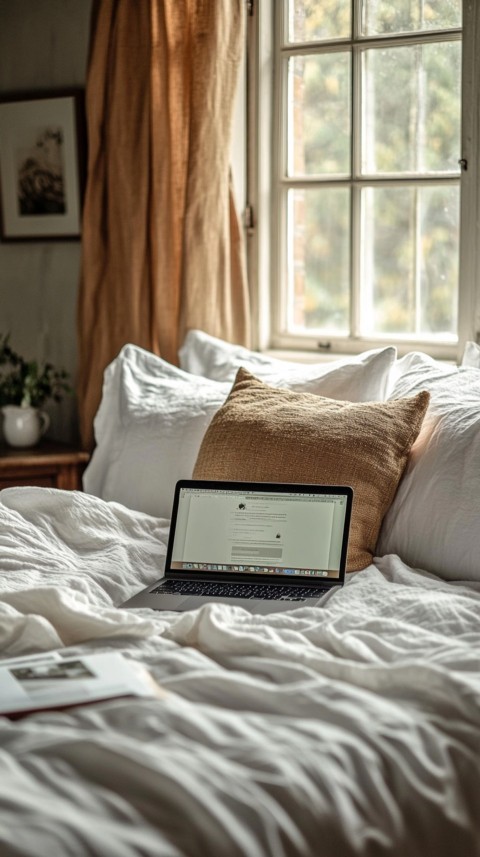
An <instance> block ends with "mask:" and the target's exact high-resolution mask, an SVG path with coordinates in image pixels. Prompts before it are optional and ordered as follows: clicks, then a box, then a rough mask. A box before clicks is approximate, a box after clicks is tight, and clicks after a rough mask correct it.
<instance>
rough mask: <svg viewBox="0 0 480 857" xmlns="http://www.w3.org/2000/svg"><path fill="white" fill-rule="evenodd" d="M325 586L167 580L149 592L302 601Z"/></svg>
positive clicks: (313, 595) (324, 588)
mask: <svg viewBox="0 0 480 857" xmlns="http://www.w3.org/2000/svg"><path fill="white" fill-rule="evenodd" d="M327 588H328V587H325V586H315V587H313V586H281V585H270V586H264V585H262V584H261V583H225V582H223V581H219V582H211V581H196V580H168V581H165V582H164V583H161V584H160V585H159V586H157V587H156V588H155V589H152V590H151V592H150V594H151V595H153V594H155V593H158V592H160V593H162V594H168V595H170V594H171V595H203V596H205V595H206V596H209V595H210V596H212V595H214V596H216V597H217V598H218V597H219V598H261V599H263V600H265V599H268V600H270V599H274V600H275V601H304V600H305V598H319V597H320V596H321V595H323V594H324V593H325V592H327Z"/></svg>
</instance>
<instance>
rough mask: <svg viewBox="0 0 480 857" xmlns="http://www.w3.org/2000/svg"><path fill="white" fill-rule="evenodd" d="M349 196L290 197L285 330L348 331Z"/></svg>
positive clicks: (308, 193)
mask: <svg viewBox="0 0 480 857" xmlns="http://www.w3.org/2000/svg"><path fill="white" fill-rule="evenodd" d="M349 232H350V192H349V190H348V189H345V188H339V189H336V188H333V189H332V188H324V189H320V190H318V189H312V190H310V189H305V190H290V191H289V192H288V286H289V289H288V294H289V300H288V326H289V329H290V331H291V332H293V331H294V330H295V329H298V328H307V329H310V330H312V329H316V330H318V331H319V332H321V331H323V332H332V333H343V334H345V333H346V332H348V329H349V301H350V297H349V295H350V289H349V270H350V236H349Z"/></svg>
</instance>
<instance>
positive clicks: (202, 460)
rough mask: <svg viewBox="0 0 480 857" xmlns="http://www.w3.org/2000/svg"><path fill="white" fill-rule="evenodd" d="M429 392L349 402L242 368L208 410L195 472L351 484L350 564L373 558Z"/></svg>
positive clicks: (234, 477)
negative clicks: (273, 382)
mask: <svg viewBox="0 0 480 857" xmlns="http://www.w3.org/2000/svg"><path fill="white" fill-rule="evenodd" d="M429 399H430V396H429V393H428V392H421V393H419V394H418V395H416V396H413V397H411V398H406V399H395V400H391V401H388V402H367V403H360V404H357V403H352V402H339V401H336V400H333V399H325V398H323V397H321V396H316V395H313V394H311V393H294V392H291V391H290V390H283V389H278V388H274V387H269V386H268V385H267V384H264V383H263V382H262V381H259V380H258V378H255V377H254V376H253V375H251V374H250V373H249V372H247V371H246V370H245V369H239V371H238V373H237V376H236V379H235V383H234V385H233V387H232V391H231V393H230V395H229V396H228V398H227V400H226V402H225V404H224V405H223V406H222V407H221V408H220V410H219V411H217V413H216V414H215V416H214V417H213V420H212V422H211V423H210V426H209V428H208V429H207V432H206V434H205V436H204V439H203V442H202V445H201V447H200V451H199V454H198V458H197V461H196V464H195V468H194V472H193V478H194V479H232V480H239V481H240V480H246V481H253V482H305V483H323V484H326V485H351V486H352V488H353V510H352V526H351V533H350V542H349V548H348V557H347V570H348V571H359V570H360V569H362V568H365V567H366V566H367V565H369V564H370V562H371V561H372V555H373V551H374V550H375V544H376V541H377V537H378V532H379V529H380V525H381V523H382V519H383V516H384V515H385V513H386V511H387V509H388V508H389V506H390V504H391V502H392V500H393V497H394V494H395V491H396V489H397V485H398V483H399V480H400V477H401V475H402V473H403V471H404V468H405V465H406V462H407V458H408V454H409V452H410V449H411V446H412V444H413V442H414V440H415V438H416V437H417V435H418V432H419V431H420V427H421V424H422V420H423V417H424V415H425V412H426V410H427V407H428V402H429Z"/></svg>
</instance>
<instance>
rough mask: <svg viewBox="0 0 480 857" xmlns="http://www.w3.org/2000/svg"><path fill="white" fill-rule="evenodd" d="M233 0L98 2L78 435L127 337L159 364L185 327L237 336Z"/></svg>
mask: <svg viewBox="0 0 480 857" xmlns="http://www.w3.org/2000/svg"><path fill="white" fill-rule="evenodd" d="M243 18H244V12H243V0H142V2H138V0H99V2H98V3H97V4H96V8H95V12H94V17H93V22H92V40H91V52H90V59H89V67H88V75H87V87H86V113H87V130H88V151H89V154H88V175H87V187H86V193H85V202H84V213H83V241H82V272H81V282H80V291H79V303H78V341H79V379H78V399H79V411H80V430H81V437H82V444H83V446H85V447H86V448H91V447H92V446H93V443H94V439H93V418H94V415H95V413H96V410H97V408H98V405H99V402H100V398H101V388H102V380H103V372H104V369H105V367H106V366H107V365H108V363H109V362H110V361H111V360H112V359H113V358H114V357H115V356H116V355H117V354H118V352H119V350H120V348H121V347H122V346H123V345H124V344H125V343H127V342H133V343H135V344H137V345H140V346H141V347H143V348H146V349H148V350H151V351H153V352H155V353H157V354H159V355H161V356H162V357H164V358H165V359H166V360H169V361H170V362H176V361H177V351H178V347H179V345H180V344H181V342H182V341H183V337H184V335H185V332H186V331H187V330H189V329H191V328H199V329H202V330H205V331H206V332H207V333H210V334H212V335H213V336H219V337H221V338H223V339H227V340H230V341H232V342H238V343H243V344H247V345H248V344H249V306H248V292H247V285H246V277H245V270H244V257H243V247H242V233H241V229H240V227H239V223H238V217H237V213H236V211H235V206H234V204H233V197H232V188H231V182H230V173H229V146H230V133H231V119H232V109H233V99H234V94H235V88H236V81H237V73H238V67H239V62H240V58H241V54H242V50H243V44H244V40H243V27H244V20H243Z"/></svg>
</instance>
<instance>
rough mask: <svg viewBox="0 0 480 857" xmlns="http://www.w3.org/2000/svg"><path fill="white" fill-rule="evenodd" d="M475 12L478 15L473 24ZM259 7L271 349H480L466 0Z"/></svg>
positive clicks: (348, 0) (301, 1) (264, 3)
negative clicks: (468, 220)
mask: <svg viewBox="0 0 480 857" xmlns="http://www.w3.org/2000/svg"><path fill="white" fill-rule="evenodd" d="M474 5H475V4H472V3H468V2H467V3H464V6H465V7H469V9H468V14H469V15H470V16H471V18H472V17H473V18H476V17H477V16H476V14H475V10H473V11H472V8H471V7H472V6H474ZM256 6H257V14H258V20H257V29H256V31H255V32H256V40H257V41H256V49H257V66H256V73H254V74H253V78H252V77H251V78H250V92H251V91H252V84H253V85H254V87H255V91H256V94H257V96H258V101H257V102H256V107H254V108H253V110H252V106H250V114H249V116H250V129H252V127H256V125H257V123H258V126H259V127H260V138H261V140H260V142H258V138H257V149H256V166H255V168H254V170H253V173H252V170H250V171H249V176H250V179H253V181H252V182H250V188H251V187H252V185H253V186H254V187H255V189H256V195H255V193H254V195H253V204H254V209H255V208H256V213H258V218H257V220H258V227H259V230H260V234H259V235H258V236H256V237H257V246H256V250H257V251H258V254H257V258H256V264H255V265H254V266H253V267H254V275H255V271H256V272H257V274H258V279H259V281H260V282H261V283H263V284H264V283H265V282H266V281H267V279H268V280H269V281H270V283H271V284H272V286H271V289H272V291H271V295H270V299H269V300H268V302H267V299H266V297H265V295H264V294H263V295H262V292H261V290H260V291H259V314H260V316H261V315H262V312H263V315H264V316H265V313H267V314H268V318H269V323H268V333H266V332H265V331H266V325H265V323H264V335H263V343H261V344H263V345H265V344H266V343H267V342H268V344H269V345H270V346H276V347H292V348H309V347H314V348H321V349H325V350H331V351H354V350H363V349H365V348H367V347H373V346H375V345H378V344H381V343H384V342H394V343H395V344H397V345H399V346H401V345H402V344H403V346H404V350H411V349H412V348H424V349H425V350H430V351H431V352H432V353H434V354H436V355H438V356H446V357H453V356H454V355H455V354H456V353H457V349H458V344H459V339H461V338H462V337H463V339H465V338H474V330H473V327H472V326H475V325H474V318H475V312H472V301H473V297H472V295H474V292H475V282H474V279H475V277H474V271H475V270H476V268H475V263H474V260H472V258H471V257H472V253H473V254H475V252H476V251H475V249H474V248H475V247H476V246H477V245H478V240H477V237H476V236H475V231H474V230H473V229H472V228H467V229H465V230H463V229H462V230H461V228H460V224H461V223H462V222H464V221H465V211H466V210H467V209H468V211H469V212H470V216H471V215H472V212H473V211H474V210H476V208H475V206H476V198H475V200H474V201H472V193H473V192H474V191H473V190H472V188H473V187H476V182H475V183H472V182H473V179H474V176H475V175H476V164H475V163H473V161H474V160H475V158H470V157H468V158H467V155H466V149H468V145H469V142H470V145H472V144H473V142H472V139H470V141H468V140H466V137H467V136H468V134H466V131H465V128H466V124H468V123H466V120H465V116H464V122H463V126H464V129H463V143H462V97H463V110H464V111H465V109H466V107H465V103H466V101H465V99H466V96H467V95H468V93H470V98H471V100H472V103H473V102H474V97H473V92H474V86H472V75H471V71H470V69H469V68H467V72H466V73H465V68H466V59H467V60H468V51H470V56H471V57H472V60H471V66H474V65H475V64H474V62H473V57H474V56H475V50H474V48H475V46H474V45H473V50H472V47H471V46H470V47H469V46H464V41H465V40H464V39H463V38H462V37H463V26H462V25H463V23H464V22H463V21H462V11H463V10H462V2H461V0H396V2H387V0H284V2H274V3H269V2H268V0H257V3H256ZM463 14H464V13H463ZM270 16H271V17H270ZM269 18H270V21H269ZM471 18H470V19H469V24H470V23H471ZM473 23H474V24H476V25H478V22H476V21H473ZM269 24H270V34H269V33H268V26H269ZM262 28H263V29H262ZM472 30H473V31H474V30H475V27H473V26H472ZM471 38H472V39H473V36H472V37H471ZM462 47H463V48H464V50H466V51H467V57H465V56H463V57H462V53H463V52H464V51H463V52H462ZM262 52H263V53H262ZM462 63H463V67H462ZM269 96H270V103H271V104H272V105H273V106H272V109H271V113H270V115H268V114H269V111H268V107H267V99H268V97H269ZM467 109H469V107H468V105H467ZM468 115H469V116H470V114H468ZM470 121H473V120H470ZM262 123H263V128H264V130H263V137H262V131H261V126H262ZM267 123H268V124H269V126H270V128H269V129H268V130H267V127H266V126H267ZM473 136H474V135H473ZM470 137H472V135H470ZM267 151H268V155H267ZM468 154H469V155H470V151H469V152H468ZM462 159H463V160H462ZM470 161H472V163H471V162H470ZM462 167H463V169H462ZM465 167H467V168H468V169H466V170H465ZM266 172H268V173H269V179H268V181H267V180H266V178H265V174H266ZM469 180H470V182H469ZM250 188H249V189H250ZM461 193H462V196H463V195H464V194H465V200H463V199H461ZM469 194H470V197H469ZM475 195H476V192H475ZM255 196H256V199H255ZM262 200H263V202H262ZM469 200H470V201H469ZM267 201H268V208H269V213H268V216H267V217H266V220H268V221H269V223H268V227H266V226H265V224H261V222H260V221H261V218H262V205H263V204H265V205H266V204H267ZM465 206H467V208H466V207H465ZM472 206H473V207H472ZM461 212H463V214H462V217H463V220H462V218H461ZM264 213H265V211H264ZM262 230H263V231H262ZM464 232H465V235H464V234H463V233H464ZM265 242H269V244H270V251H269V252H264V247H265ZM468 242H470V249H469V247H468ZM254 252H255V248H254ZM464 254H466V257H465V258H464ZM469 254H470V261H468V259H467V257H468V256H469ZM262 256H263V262H262ZM462 258H464V261H463V262H462V264H460V261H461V259H462ZM466 259H467V261H466ZM262 301H263V309H262ZM261 338H262V337H261Z"/></svg>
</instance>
